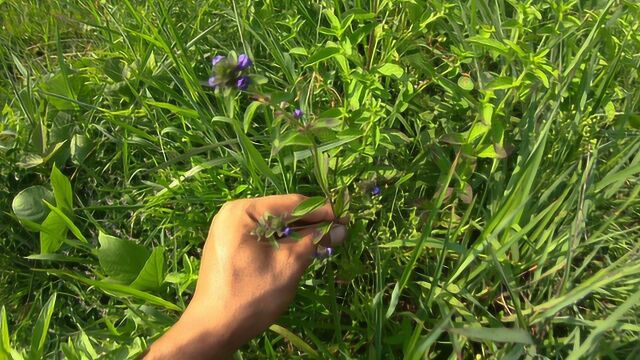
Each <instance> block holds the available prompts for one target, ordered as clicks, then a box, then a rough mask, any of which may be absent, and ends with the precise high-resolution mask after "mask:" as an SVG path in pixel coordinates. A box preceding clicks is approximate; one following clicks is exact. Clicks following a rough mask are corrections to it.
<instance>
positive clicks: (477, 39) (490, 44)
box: [467, 35, 509, 53]
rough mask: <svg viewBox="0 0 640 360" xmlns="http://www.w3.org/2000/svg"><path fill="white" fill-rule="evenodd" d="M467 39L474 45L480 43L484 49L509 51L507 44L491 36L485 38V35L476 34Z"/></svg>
mask: <svg viewBox="0 0 640 360" xmlns="http://www.w3.org/2000/svg"><path fill="white" fill-rule="evenodd" d="M467 41H469V42H470V43H473V44H476V45H480V46H482V47H484V48H486V49H489V50H496V51H498V52H501V53H506V52H507V51H509V48H508V47H507V45H505V44H503V43H501V42H500V41H498V40H495V39H492V38H486V37H482V36H479V35H477V36H472V37H470V38H468V39H467Z"/></svg>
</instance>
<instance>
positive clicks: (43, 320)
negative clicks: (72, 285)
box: [29, 293, 56, 359]
mask: <svg viewBox="0 0 640 360" xmlns="http://www.w3.org/2000/svg"><path fill="white" fill-rule="evenodd" d="M55 306H56V293H53V295H51V297H50V298H49V300H48V301H47V303H46V304H44V307H42V310H40V315H38V320H36V325H35V326H34V328H33V334H32V336H31V351H30V352H29V357H30V358H31V359H42V355H43V354H42V353H43V352H44V344H45V341H46V340H47V332H48V331H49V324H50V323H51V315H53V309H54V307H55Z"/></svg>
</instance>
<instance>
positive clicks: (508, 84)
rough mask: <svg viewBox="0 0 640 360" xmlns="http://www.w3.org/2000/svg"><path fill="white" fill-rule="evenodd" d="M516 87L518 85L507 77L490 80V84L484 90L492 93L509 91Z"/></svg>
mask: <svg viewBox="0 0 640 360" xmlns="http://www.w3.org/2000/svg"><path fill="white" fill-rule="evenodd" d="M516 86H518V84H517V83H516V81H515V79H514V78H512V77H509V76H501V77H499V78H497V79H494V80H492V81H491V82H489V83H488V84H487V85H486V86H485V87H484V89H485V90H488V91H493V90H506V89H511V88H512V87H516Z"/></svg>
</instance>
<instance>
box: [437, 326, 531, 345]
mask: <svg viewBox="0 0 640 360" xmlns="http://www.w3.org/2000/svg"><path fill="white" fill-rule="evenodd" d="M448 331H449V332H450V333H454V334H458V335H462V336H464V337H467V338H469V339H471V340H489V341H495V342H507V343H519V344H533V339H532V338H531V335H530V334H529V333H528V332H527V331H525V330H522V329H509V328H486V327H478V328H453V329H449V330H448Z"/></svg>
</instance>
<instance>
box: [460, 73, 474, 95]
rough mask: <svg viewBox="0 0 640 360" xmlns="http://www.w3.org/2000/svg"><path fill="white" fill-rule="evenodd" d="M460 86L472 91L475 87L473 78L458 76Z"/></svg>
mask: <svg viewBox="0 0 640 360" xmlns="http://www.w3.org/2000/svg"><path fill="white" fill-rule="evenodd" d="M458 86H460V88H461V89H462V90H466V91H471V90H473V87H474V84H473V80H471V78H470V77H468V76H460V77H459V78H458Z"/></svg>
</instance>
